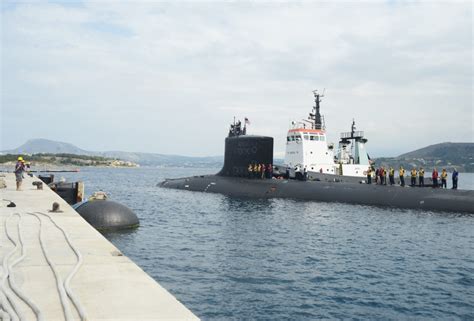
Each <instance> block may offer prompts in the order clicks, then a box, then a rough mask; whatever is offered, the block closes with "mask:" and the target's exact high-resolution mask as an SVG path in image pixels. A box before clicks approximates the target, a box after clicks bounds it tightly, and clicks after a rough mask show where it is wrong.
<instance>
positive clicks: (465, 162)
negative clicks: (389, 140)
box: [376, 143, 474, 172]
mask: <svg viewBox="0 0 474 321" xmlns="http://www.w3.org/2000/svg"><path fill="white" fill-rule="evenodd" d="M376 164H377V165H379V164H380V165H388V166H394V167H398V166H400V165H401V166H404V167H405V168H411V167H420V166H423V167H425V168H429V169H432V168H433V167H437V168H438V169H439V168H449V169H452V168H453V167H456V169H457V170H458V171H461V172H474V143H441V144H435V145H430V146H427V147H424V148H420V149H417V150H415V151H412V152H409V153H405V154H402V155H400V156H398V157H390V158H388V157H379V158H377V159H376Z"/></svg>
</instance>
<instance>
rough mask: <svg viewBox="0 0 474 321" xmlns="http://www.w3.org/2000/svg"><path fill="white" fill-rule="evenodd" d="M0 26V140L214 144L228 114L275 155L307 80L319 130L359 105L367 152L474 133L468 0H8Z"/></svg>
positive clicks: (336, 124)
mask: <svg viewBox="0 0 474 321" xmlns="http://www.w3.org/2000/svg"><path fill="white" fill-rule="evenodd" d="M1 39H2V40H1V44H2V58H1V59H2V60H1V64H2V74H1V80H2V101H1V105H2V110H1V116H2V117H1V118H2V129H1V133H2V141H1V144H2V145H3V146H2V148H5V149H6V148H13V147H16V146H17V145H20V144H21V143H23V142H24V141H25V140H26V139H29V138H32V137H47V138H50V139H59V140H65V141H68V142H71V143H74V144H77V145H79V146H80V147H82V148H84V149H97V150H101V149H114V150H134V151H151V152H161V153H173V154H186V155H213V154H220V153H222V152H223V139H224V136H225V135H226V133H227V124H228V123H230V122H231V121H232V120H233V117H234V116H237V117H239V118H241V119H242V118H243V117H249V118H250V119H251V120H252V125H251V126H250V128H249V130H250V132H251V133H255V134H265V135H271V136H274V137H275V149H276V152H280V153H281V152H282V151H284V148H285V142H284V140H285V134H286V131H287V129H288V124H289V122H290V120H292V119H299V118H303V117H306V114H307V112H309V111H310V109H311V106H312V103H313V97H312V94H311V91H312V90H313V89H316V88H318V89H320V90H322V89H323V88H326V97H325V99H324V101H323V105H322V112H323V114H325V116H326V123H327V127H328V130H330V135H329V137H330V138H331V139H332V140H334V141H335V140H337V137H338V133H339V132H340V131H346V130H347V129H348V127H349V126H350V123H351V121H352V118H355V119H356V122H357V124H358V126H359V129H365V131H366V135H367V136H368V138H369V146H368V148H369V151H371V154H373V155H377V154H378V155H381V154H385V155H389V154H397V153H401V152H405V151H408V150H410V149H414V148H417V147H423V146H424V145H428V144H432V143H437V142H442V141H473V135H474V134H473V120H474V119H473V109H472V4H471V3H468V2H466V3H463V2H459V3H453V4H450V5H447V4H444V3H424V2H420V3H412V2H410V3H403V2H402V3H399V2H395V3H357V4H356V3H354V4H351V3H334V4H332V3H324V2H320V3H311V2H310V3H305V2H302V3H295V4H288V3H258V2H257V3H240V2H231V3H216V2H214V3H207V4H206V3H189V2H183V3H165V2H136V3H131V2H122V3H116V2H110V3H109V2H108V3H107V6H104V5H102V4H101V3H100V2H89V1H84V2H80V3H77V5H74V6H70V5H68V4H67V3H62V2H59V3H19V4H16V5H15V6H7V9H2V38H1ZM19 126H20V127H21V131H20V132H18V131H17V128H18V127H19ZM440 129H442V132H441V131H440Z"/></svg>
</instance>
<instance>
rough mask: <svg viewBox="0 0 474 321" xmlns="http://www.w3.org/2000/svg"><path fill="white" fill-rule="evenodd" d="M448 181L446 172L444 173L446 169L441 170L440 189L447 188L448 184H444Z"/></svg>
mask: <svg viewBox="0 0 474 321" xmlns="http://www.w3.org/2000/svg"><path fill="white" fill-rule="evenodd" d="M447 180H448V172H447V171H446V168H443V170H442V171H441V188H448V184H446V182H447Z"/></svg>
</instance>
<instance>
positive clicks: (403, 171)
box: [398, 168, 405, 176]
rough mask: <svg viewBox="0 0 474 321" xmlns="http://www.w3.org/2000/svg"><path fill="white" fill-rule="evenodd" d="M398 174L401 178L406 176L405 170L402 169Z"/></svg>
mask: <svg viewBox="0 0 474 321" xmlns="http://www.w3.org/2000/svg"><path fill="white" fill-rule="evenodd" d="M398 173H399V174H400V176H404V175H405V170H404V169H403V168H402V169H400V170H398Z"/></svg>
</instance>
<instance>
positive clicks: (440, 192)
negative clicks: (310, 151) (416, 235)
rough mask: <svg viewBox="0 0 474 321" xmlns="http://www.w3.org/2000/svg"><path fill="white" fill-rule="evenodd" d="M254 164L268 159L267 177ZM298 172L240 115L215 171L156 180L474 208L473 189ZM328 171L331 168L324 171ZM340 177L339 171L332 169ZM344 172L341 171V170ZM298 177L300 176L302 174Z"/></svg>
mask: <svg viewBox="0 0 474 321" xmlns="http://www.w3.org/2000/svg"><path fill="white" fill-rule="evenodd" d="M250 164H262V165H263V164H270V165H271V166H272V169H273V171H271V172H270V173H271V176H270V177H267V178H263V175H262V177H255V176H254V175H250V174H249V170H248V168H249V165H250ZM297 174H300V175H299V177H298V175H295V176H294V178H293V177H291V175H288V172H287V174H286V175H285V174H283V173H281V172H278V170H276V166H273V138H272V137H268V136H257V135H247V133H246V126H245V125H244V127H243V128H242V126H241V123H240V121H239V122H237V123H235V121H234V123H233V124H231V126H230V130H229V134H228V137H226V139H225V153H224V165H223V167H222V169H221V170H220V172H218V173H217V174H215V175H201V176H192V177H184V178H175V179H165V180H164V181H163V182H160V183H158V186H160V187H162V188H171V189H179V190H187V191H194V192H203V193H220V194H224V195H227V196H230V197H238V198H265V199H269V198H286V199H294V200H303V201H316V202H338V203H348V204H358V205H369V206H378V207H392V208H402V209H417V210H426V211H443V212H459V213H470V214H474V191H471V190H447V189H440V188H431V187H411V186H400V185H376V184H365V182H363V181H360V179H359V178H360V177H359V178H356V177H354V178H356V180H344V179H342V180H339V179H332V180H330V179H320V178H311V176H310V177H309V178H310V179H305V177H303V176H302V175H301V172H297ZM321 175H326V177H328V176H329V175H330V174H321ZM331 176H334V177H337V175H331ZM340 177H342V175H341V176H340ZM298 178H300V179H298Z"/></svg>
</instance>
